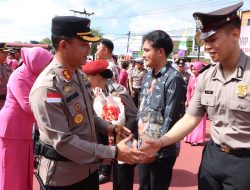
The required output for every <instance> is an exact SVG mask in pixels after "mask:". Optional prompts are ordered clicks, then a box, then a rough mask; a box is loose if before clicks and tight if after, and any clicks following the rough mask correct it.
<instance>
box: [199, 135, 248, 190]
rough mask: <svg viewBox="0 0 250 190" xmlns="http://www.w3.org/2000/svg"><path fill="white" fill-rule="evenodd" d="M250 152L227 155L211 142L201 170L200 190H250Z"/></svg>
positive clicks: (206, 148)
mask: <svg viewBox="0 0 250 190" xmlns="http://www.w3.org/2000/svg"><path fill="white" fill-rule="evenodd" d="M249 174H250V151H249V150H243V151H237V153H232V154H229V153H225V152H223V151H222V150H221V149H220V147H219V146H218V145H216V144H214V142H213V141H212V140H211V141H210V142H209V143H207V145H206V146H205V148H204V150H203V154H202V161H201V165H200V169H199V174H198V177H199V180H198V187H199V190H211V189H212V190H222V189H223V190H249V189H250V177H249Z"/></svg>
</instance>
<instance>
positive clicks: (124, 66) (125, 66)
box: [121, 61, 129, 69]
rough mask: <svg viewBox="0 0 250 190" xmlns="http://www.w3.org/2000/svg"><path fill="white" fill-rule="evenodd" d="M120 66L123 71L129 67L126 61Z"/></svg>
mask: <svg viewBox="0 0 250 190" xmlns="http://www.w3.org/2000/svg"><path fill="white" fill-rule="evenodd" d="M121 66H122V68H123V69H127V68H128V66H129V62H128V61H122V63H121Z"/></svg>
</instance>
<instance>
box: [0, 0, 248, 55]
mask: <svg viewBox="0 0 250 190" xmlns="http://www.w3.org/2000/svg"><path fill="white" fill-rule="evenodd" d="M239 1H240V0H188V1H187V0H0V13H1V14H0V24H1V25H0V26H1V27H0V41H2V42H14V41H21V42H30V41H31V40H34V41H41V40H42V39H44V38H47V37H50V35H51V20H52V18H53V17H54V16H62V15H64V16H66V15H70V16H73V15H75V16H80V17H85V15H80V14H77V13H75V14H74V12H72V11H70V10H77V11H83V10H84V9H85V10H86V11H87V12H89V13H92V12H94V15H91V16H89V17H88V18H90V19H91V28H95V29H98V30H99V31H100V32H101V33H102V34H103V37H105V38H109V39H111V40H112V41H113V42H114V45H115V49H114V53H115V54H121V53H124V54H126V53H127V49H128V48H127V46H128V44H129V49H134V50H139V49H140V47H141V37H142V35H143V34H146V33H147V32H150V31H152V30H156V29H161V30H164V31H166V32H167V33H168V34H169V35H170V36H171V37H172V39H175V38H180V37H182V36H192V35H194V29H195V22H194V20H193V17H192V14H193V13H194V12H210V11H214V10H216V9H219V8H223V7H226V6H229V5H232V4H235V3H238V2H239ZM243 2H244V5H243V7H242V9H241V10H243V11H244V10H250V0H243ZM129 31H130V36H129V35H128V34H129ZM128 40H129V43H128Z"/></svg>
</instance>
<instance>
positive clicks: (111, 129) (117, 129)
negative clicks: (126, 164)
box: [107, 125, 131, 145]
mask: <svg viewBox="0 0 250 190" xmlns="http://www.w3.org/2000/svg"><path fill="white" fill-rule="evenodd" d="M107 134H108V139H109V145H113V144H116V143H118V142H120V141H121V140H122V139H125V138H127V137H128V136H129V135H131V131H130V130H129V129H128V128H126V127H124V126H116V125H109V126H108V127H107ZM114 135H115V137H114ZM115 139H116V142H114V140H115Z"/></svg>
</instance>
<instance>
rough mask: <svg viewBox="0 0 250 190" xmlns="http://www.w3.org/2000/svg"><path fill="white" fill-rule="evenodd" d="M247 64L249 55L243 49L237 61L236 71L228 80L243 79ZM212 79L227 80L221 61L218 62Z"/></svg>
mask: <svg viewBox="0 0 250 190" xmlns="http://www.w3.org/2000/svg"><path fill="white" fill-rule="evenodd" d="M246 64H247V56H246V54H245V53H244V52H243V51H241V54H240V58H239V60H238V61H237V66H236V69H235V71H234V73H233V74H232V75H231V76H230V77H229V78H228V79H227V81H229V80H231V79H237V80H242V78H243V75H244V72H245V69H246ZM212 79H213V80H215V79H218V80H220V81H225V79H224V77H223V72H222V68H221V64H220V63H219V64H216V66H215V70H214V72H213V77H212Z"/></svg>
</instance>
